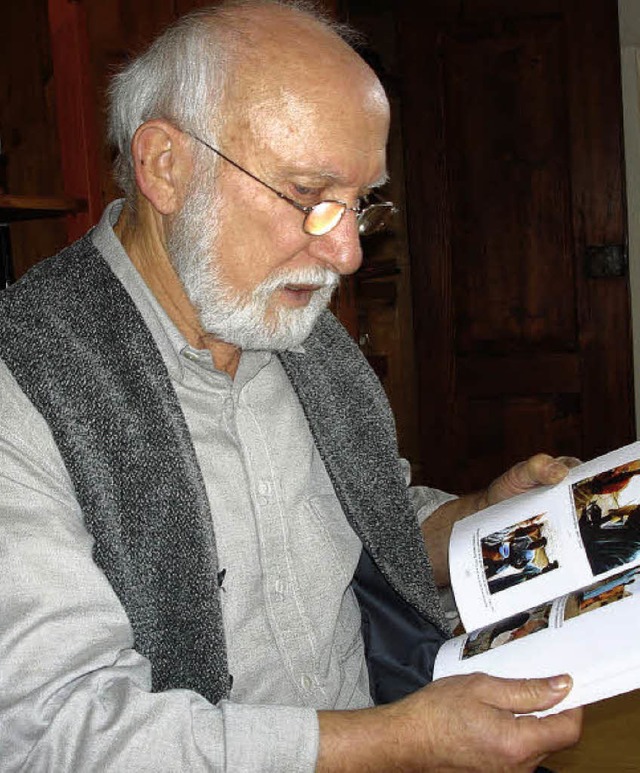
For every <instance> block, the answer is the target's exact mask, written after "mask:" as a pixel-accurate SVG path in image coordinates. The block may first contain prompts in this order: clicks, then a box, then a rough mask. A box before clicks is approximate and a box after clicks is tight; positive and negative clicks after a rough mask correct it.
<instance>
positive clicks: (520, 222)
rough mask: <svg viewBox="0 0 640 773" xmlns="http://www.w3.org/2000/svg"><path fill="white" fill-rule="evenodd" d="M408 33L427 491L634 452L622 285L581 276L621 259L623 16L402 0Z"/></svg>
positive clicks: (411, 204)
mask: <svg viewBox="0 0 640 773" xmlns="http://www.w3.org/2000/svg"><path fill="white" fill-rule="evenodd" d="M397 22H398V37H399V50H400V51H401V52H402V55H403V60H402V65H401V71H402V87H403V92H402V105H403V127H404V136H405V158H406V176H407V200H408V204H407V209H408V223H409V241H410V251H411V271H412V280H413V305H414V309H413V311H414V322H415V340H416V357H417V362H418V370H419V379H420V394H421V417H420V430H421V438H422V457H423V458H422V463H423V466H424V468H425V469H426V471H427V479H428V480H429V481H430V482H433V483H434V484H437V485H440V486H442V487H444V488H450V489H451V488H453V489H454V490H460V489H461V488H462V489H469V488H474V487H476V486H480V485H484V484H486V482H487V481H488V480H490V479H491V478H492V477H494V476H495V475H497V474H498V473H499V472H501V471H502V470H503V469H505V468H506V467H507V466H509V465H510V464H512V463H513V462H515V461H517V460H518V459H520V458H522V457H523V456H527V455H529V454H531V453H534V452H536V451H539V450H544V451H548V452H549V453H552V454H573V455H576V456H582V457H584V458H588V457H591V456H594V455H596V454H598V453H601V452H603V451H605V450H607V449H609V448H611V447H613V446H615V445H618V444H621V443H624V442H628V441H629V440H631V439H632V438H633V410H632V384H631V363H630V352H631V346H630V331H629V306H628V281H627V276H626V271H622V272H620V271H618V273H622V275H621V276H620V275H618V276H604V277H603V276H599V277H598V278H595V277H593V276H589V274H591V275H593V274H594V273H595V274H602V273H603V271H601V270H600V269H601V268H602V266H603V265H604V267H605V271H604V273H605V274H606V273H607V266H608V265H609V264H607V262H606V260H604V261H603V260H602V259H601V253H598V254H597V255H596V258H595V263H596V270H595V272H594V270H593V265H592V266H591V270H588V265H587V256H588V248H589V247H590V246H598V245H624V244H625V243H626V234H625V212H624V196H623V177H622V150H621V97H620V83H619V49H618V38H617V15H616V7H615V3H610V2H607V1H606V0H586V1H585V2H579V3H578V2H574V1H573V0H556V1H555V2H552V1H551V0H545V1H544V2H539V1H538V0H501V1H495V0H494V1H489V0H476V1H475V2H466V3H463V4H461V3H459V2H457V1H456V2H453V0H451V2H447V0H437V1H436V2H433V3H430V4H429V5H428V6H427V7H424V6H423V5H422V4H421V3H419V2H417V1H414V0H408V1H407V2H405V3H402V4H400V5H399V7H398V11H397ZM620 252H624V250H619V251H618V253H620ZM607 257H608V255H607V254H605V258H607ZM592 263H593V261H592ZM618 268H619V267H618ZM608 273H616V272H615V271H608Z"/></svg>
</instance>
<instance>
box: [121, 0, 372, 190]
mask: <svg viewBox="0 0 640 773" xmlns="http://www.w3.org/2000/svg"><path fill="white" fill-rule="evenodd" d="M265 6H283V7H287V8H291V9H294V10H296V11H298V12H300V13H303V14H305V15H307V16H309V17H310V18H311V19H312V20H315V21H316V22H317V23H319V24H321V25H322V26H324V27H325V28H326V29H327V30H328V31H332V32H334V33H335V34H337V35H339V36H340V37H341V38H342V39H343V40H345V41H346V42H347V43H350V44H351V43H355V42H356V41H357V40H358V39H359V38H358V34H357V33H355V32H354V31H353V30H351V29H350V28H349V27H348V26H347V25H342V24H337V23H334V22H333V21H331V20H330V19H328V18H327V17H326V16H325V15H324V14H323V13H322V11H320V10H319V9H318V8H317V7H316V6H315V5H314V4H313V3H311V2H306V0H293V1H292V2H286V1H285V0H231V1H230V2H224V3H222V4H220V5H218V6H216V7H211V8H203V9H200V10H196V11H194V12H192V13H190V14H187V15H186V16H183V17H182V18H180V19H178V21H176V22H175V23H174V24H172V25H171V26H170V27H168V28H167V29H166V30H165V32H164V33H163V34H162V35H161V36H160V37H159V38H157V39H156V40H155V41H154V42H153V43H152V44H151V46H150V47H149V48H148V49H147V50H146V51H145V52H144V53H142V54H141V55H140V56H138V57H137V58H135V59H133V60H132V61H131V62H130V63H129V64H128V65H127V66H126V67H125V68H124V69H123V70H121V71H120V72H119V73H118V74H116V75H115V76H114V78H113V80H112V82H111V86H110V89H109V99H110V105H109V120H108V125H109V141H110V143H111V144H112V146H113V147H114V148H115V151H116V158H115V162H114V176H115V179H116V182H117V183H118V185H120V187H121V188H122V190H123V191H124V192H125V195H126V196H127V198H128V200H129V203H130V204H133V202H134V198H135V176H134V169H133V161H132V158H131V141H132V139H133V135H134V134H135V132H136V130H137V129H138V127H139V126H140V125H141V124H143V123H144V122H145V121H150V120H153V119H157V118H162V119H165V120H167V121H170V122H171V123H173V124H175V125H176V126H177V127H178V128H180V129H183V130H187V131H190V132H193V133H194V134H198V135H200V136H205V137H207V138H208V139H209V141H210V142H215V141H216V136H217V135H218V133H219V132H220V129H221V126H222V115H221V112H222V111H221V105H222V103H223V99H224V92H225V86H226V82H227V77H228V75H229V73H230V72H231V71H232V63H233V59H234V54H235V53H236V52H237V51H238V49H239V47H240V46H241V44H242V42H243V39H245V40H246V38H245V30H246V25H245V24H243V23H242V20H241V18H240V15H239V14H238V13H235V11H236V10H238V9H251V8H258V7H265ZM199 157H201V156H198V155H196V163H198V159H199Z"/></svg>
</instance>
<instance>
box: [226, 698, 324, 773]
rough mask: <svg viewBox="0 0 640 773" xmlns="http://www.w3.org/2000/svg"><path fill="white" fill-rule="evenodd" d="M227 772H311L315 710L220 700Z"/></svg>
mask: <svg viewBox="0 0 640 773" xmlns="http://www.w3.org/2000/svg"><path fill="white" fill-rule="evenodd" d="M218 707H219V708H220V709H221V710H222V715H223V718H224V726H225V731H224V732H225V739H226V749H227V760H226V762H227V764H226V769H227V770H241V771H243V773H254V772H255V773H282V771H283V770H286V771H287V773H313V771H314V770H315V768H316V762H317V758H318V746H319V738H320V731H319V727H318V716H317V713H316V711H315V709H311V708H293V707H289V706H251V705H247V704H238V703H232V702H230V701H221V702H220V703H219V704H218Z"/></svg>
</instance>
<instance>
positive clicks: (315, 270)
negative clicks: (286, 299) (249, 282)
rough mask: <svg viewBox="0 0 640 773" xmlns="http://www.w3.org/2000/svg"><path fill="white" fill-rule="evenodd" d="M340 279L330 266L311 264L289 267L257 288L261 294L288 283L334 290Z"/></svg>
mask: <svg viewBox="0 0 640 773" xmlns="http://www.w3.org/2000/svg"><path fill="white" fill-rule="evenodd" d="M339 281H340V275H339V274H337V273H336V272H335V271H332V270H331V269H329V268H322V267H321V266H309V267H307V268H287V269H282V270H281V271H278V272H276V273H275V274H273V275H271V276H269V277H267V278H266V279H265V280H264V281H262V282H261V283H260V285H259V286H258V287H257V288H256V290H257V291H259V292H260V294H262V293H265V294H269V295H270V294H271V293H273V292H275V291H276V290H280V289H282V288H283V287H286V286H287V285H316V286H317V287H318V288H319V289H320V288H326V289H331V290H333V289H334V288H335V287H337V285H338V283H339Z"/></svg>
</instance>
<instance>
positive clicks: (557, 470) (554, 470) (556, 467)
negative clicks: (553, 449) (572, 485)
mask: <svg viewBox="0 0 640 773" xmlns="http://www.w3.org/2000/svg"><path fill="white" fill-rule="evenodd" d="M566 471H567V468H566V467H565V466H564V464H560V463H559V462H554V463H553V464H552V465H551V466H550V467H549V472H550V473H551V474H552V475H553V476H554V477H555V476H556V475H564V474H565V473H566Z"/></svg>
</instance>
